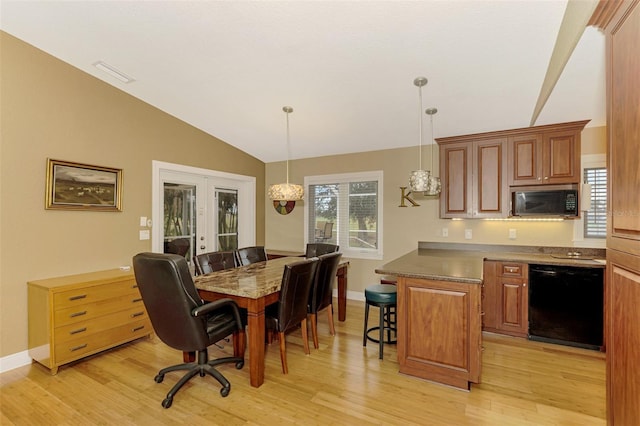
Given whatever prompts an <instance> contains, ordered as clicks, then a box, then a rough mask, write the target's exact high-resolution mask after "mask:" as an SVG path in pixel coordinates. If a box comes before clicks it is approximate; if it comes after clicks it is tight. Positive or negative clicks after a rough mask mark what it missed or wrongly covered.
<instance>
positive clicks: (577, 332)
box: [529, 265, 604, 350]
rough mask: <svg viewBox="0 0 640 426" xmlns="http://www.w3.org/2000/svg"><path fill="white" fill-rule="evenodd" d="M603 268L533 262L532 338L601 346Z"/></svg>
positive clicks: (530, 293)
mask: <svg viewBox="0 0 640 426" xmlns="http://www.w3.org/2000/svg"><path fill="white" fill-rule="evenodd" d="M603 301H604V281H603V269H602V268H580V267H572V266H558V265H529V339H530V340H537V341H542V342H549V343H558V344H562V345H569V346H576V347H581V348H587V349H596V350H599V349H601V348H602V344H603V322H604V320H603V317H604V314H603V310H604V304H603Z"/></svg>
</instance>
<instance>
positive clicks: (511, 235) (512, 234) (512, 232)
mask: <svg viewBox="0 0 640 426" xmlns="http://www.w3.org/2000/svg"><path fill="white" fill-rule="evenodd" d="M517 236H518V233H517V231H516V230H515V229H513V228H511V229H509V239H510V240H515V239H516V238H517Z"/></svg>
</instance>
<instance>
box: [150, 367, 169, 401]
mask: <svg viewBox="0 0 640 426" xmlns="http://www.w3.org/2000/svg"><path fill="white" fill-rule="evenodd" d="M153 380H155V381H156V383H162V381H163V380H164V374H158V375H157V376H156V377H154V378H153ZM163 405H164V403H163ZM169 405H171V403H169Z"/></svg>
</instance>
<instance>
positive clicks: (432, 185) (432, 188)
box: [424, 108, 442, 195]
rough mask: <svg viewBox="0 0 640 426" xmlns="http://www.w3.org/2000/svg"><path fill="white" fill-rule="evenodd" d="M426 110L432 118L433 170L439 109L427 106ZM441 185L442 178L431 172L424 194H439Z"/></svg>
mask: <svg viewBox="0 0 640 426" xmlns="http://www.w3.org/2000/svg"><path fill="white" fill-rule="evenodd" d="M425 112H426V113H427V115H428V116H429V118H431V170H433V146H434V145H435V144H436V141H435V139H433V116H434V115H435V114H436V113H437V112H438V109H437V108H427V109H426V110H425ZM441 187H442V185H441V183H440V178H439V177H437V176H434V175H433V173H429V176H428V178H427V189H426V190H425V191H424V195H438V194H440V189H441Z"/></svg>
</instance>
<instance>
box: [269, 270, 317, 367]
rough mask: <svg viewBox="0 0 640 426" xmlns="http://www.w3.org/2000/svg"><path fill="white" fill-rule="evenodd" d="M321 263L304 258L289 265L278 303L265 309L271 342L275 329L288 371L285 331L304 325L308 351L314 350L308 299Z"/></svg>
mask: <svg viewBox="0 0 640 426" xmlns="http://www.w3.org/2000/svg"><path fill="white" fill-rule="evenodd" d="M317 265H318V259H307V260H301V261H300V262H295V263H290V264H288V265H285V267H284V272H283V274H282V285H281V287H280V296H279V299H278V302H277V303H274V304H272V305H269V306H268V307H267V309H266V311H265V323H266V326H267V331H268V332H269V338H268V341H269V342H271V341H272V339H271V338H270V337H271V336H272V334H273V333H274V332H275V333H277V335H278V340H279V341H280V362H281V363H282V372H283V373H284V374H287V373H288V372H289V368H288V367H287V348H286V343H285V333H286V332H287V331H288V330H290V329H292V328H295V327H298V326H300V329H301V330H302V344H303V345H304V353H306V354H307V355H308V354H309V353H310V351H309V341H308V339H309V337H308V335H307V302H308V299H309V292H310V291H311V285H312V284H313V279H314V276H315V272H316V267H317Z"/></svg>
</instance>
